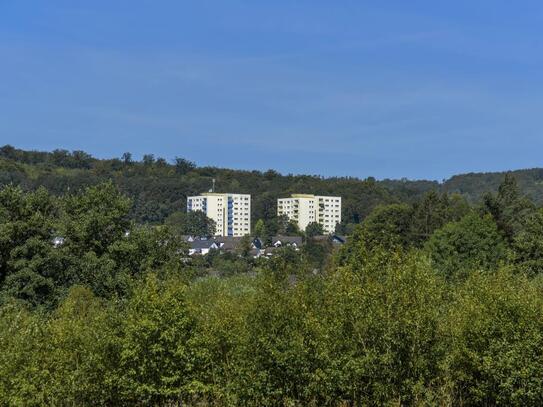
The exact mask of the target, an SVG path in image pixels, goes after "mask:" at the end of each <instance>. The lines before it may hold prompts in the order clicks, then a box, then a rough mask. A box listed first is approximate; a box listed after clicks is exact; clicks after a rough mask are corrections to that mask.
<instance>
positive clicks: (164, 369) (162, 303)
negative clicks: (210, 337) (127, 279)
mask: <svg viewBox="0 0 543 407" xmlns="http://www.w3.org/2000/svg"><path fill="white" fill-rule="evenodd" d="M121 330H122V337H121V339H120V343H119V346H120V361H119V372H120V373H121V375H120V376H119V388H120V394H121V395H122V397H123V399H124V400H125V401H129V402H131V403H138V402H139V403H142V402H143V403H146V404H155V405H156V404H162V405H164V404H166V403H167V402H173V401H175V402H182V401H187V400H190V399H191V398H192V397H193V395H196V394H198V393H199V392H204V391H205V383H202V382H201V381H200V380H198V378H199V372H202V371H205V368H206V366H207V359H206V355H205V353H204V352H205V349H201V348H200V347H199V346H198V338H197V337H196V335H195V333H196V321H195V319H194V318H193V316H191V314H190V310H189V309H188V308H187V302H186V286H185V284H184V283H182V282H181V281H179V280H177V281H176V280H175V279H170V280H168V281H167V283H165V284H163V283H161V282H160V281H159V280H158V279H157V278H156V277H155V276H153V275H149V276H148V277H147V278H146V279H145V280H144V282H143V284H141V286H139V287H138V288H136V290H135V291H134V294H133V296H132V298H131V300H130V302H129V303H128V304H127V306H126V309H125V311H124V314H123V320H122V326H121Z"/></svg>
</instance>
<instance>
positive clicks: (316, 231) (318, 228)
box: [305, 222, 324, 238]
mask: <svg viewBox="0 0 543 407" xmlns="http://www.w3.org/2000/svg"><path fill="white" fill-rule="evenodd" d="M305 235H306V236H307V237H308V238H310V237H315V236H322V235H324V229H323V227H322V225H321V224H320V223H317V222H310V223H309V224H308V225H307V226H306V228H305Z"/></svg>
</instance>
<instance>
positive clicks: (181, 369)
mask: <svg viewBox="0 0 543 407" xmlns="http://www.w3.org/2000/svg"><path fill="white" fill-rule="evenodd" d="M130 207H131V204H130V202H129V200H128V199H127V198H126V197H125V196H124V195H122V194H120V193H119V192H118V191H117V190H116V188H115V187H114V185H113V184H112V183H106V184H101V185H97V186H94V187H90V188H88V189H85V190H83V191H80V192H71V193H69V194H67V195H65V196H61V197H56V196H54V195H50V194H49V193H48V192H47V191H46V190H45V189H39V190H37V191H35V192H24V191H23V190H22V189H20V188H18V187H13V186H10V187H5V188H3V189H2V190H1V191H0V261H1V263H0V271H1V274H0V302H1V305H0V347H1V349H2V352H0V405H21V406H22V405H24V406H31V405H89V404H92V405H164V406H167V405H204V406H205V405H219V406H220V405H224V406H231V405H239V406H285V405H291V406H307V405H309V406H311V405H313V406H346V405H353V406H364V405H445V406H446V405H451V406H452V405H465V406H470V405H489V406H491V405H512V406H515V405H516V406H538V405H541V404H542V403H543V354H542V353H541V349H542V347H543V283H542V281H543V280H542V279H541V275H542V272H543V213H542V211H541V209H539V208H538V207H537V206H536V205H535V204H534V203H533V202H532V201H531V200H530V199H528V198H527V197H526V196H524V195H523V194H522V193H521V191H520V189H519V188H518V186H517V184H516V181H515V179H514V178H513V177H511V176H508V177H506V178H505V180H503V182H502V184H501V185H500V186H499V188H498V192H497V193H495V194H487V195H485V196H484V199H483V200H482V201H481V203H480V204H478V205H474V206H470V205H468V204H467V203H466V201H465V200H464V199H462V198H460V197H458V196H448V195H443V194H437V193H428V194H426V195H425V196H424V198H423V199H420V200H418V201H416V202H414V203H413V204H397V203H393V204H389V205H382V206H379V207H377V208H376V209H375V210H374V211H373V212H372V213H371V214H370V215H369V216H368V217H367V218H366V219H365V220H364V221H363V222H362V224H361V225H359V226H357V227H356V229H355V231H354V233H353V234H352V236H351V238H350V239H349V241H348V243H347V244H346V245H345V246H343V247H342V248H341V249H340V250H339V251H338V252H332V254H331V255H328V256H324V257H321V258H320V260H318V261H316V259H317V257H316V256H314V253H312V252H311V251H312V250H314V249H315V247H313V249H311V250H310V251H309V252H303V251H302V252H296V251H294V250H284V251H283V252H282V253H280V254H279V255H277V256H274V257H273V258H272V259H268V260H265V261H262V262H258V263H251V262H248V261H247V260H244V254H243V253H242V252H240V253H237V254H235V255H232V258H231V259H230V260H231V263H230V265H229V267H230V268H229V272H228V273H226V274H220V275H219V276H215V271H216V269H214V267H209V265H208V264H207V263H208V262H209V263H211V264H212V265H213V264H214V263H215V262H218V263H220V262H221V261H223V262H224V261H225V260H224V257H221V256H217V255H216V254H214V255H211V256H209V257H205V258H202V259H200V260H198V261H195V262H191V261H190V260H189V259H187V257H186V252H185V250H186V248H185V247H184V246H183V243H182V242H180V241H179V240H178V239H177V235H176V234H175V233H174V232H171V231H170V230H169V229H168V228H167V227H164V226H162V227H147V226H138V225H136V224H135V223H133V222H131V221H130V217H129V210H130ZM56 237H62V239H56ZM307 246H309V247H311V246H312V245H311V244H309V245H307ZM312 254H313V256H312ZM221 259H222V260H221ZM236 262H237V263H236ZM316 266H320V267H316Z"/></svg>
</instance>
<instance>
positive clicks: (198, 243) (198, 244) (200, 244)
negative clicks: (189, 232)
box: [189, 239, 218, 249]
mask: <svg viewBox="0 0 543 407" xmlns="http://www.w3.org/2000/svg"><path fill="white" fill-rule="evenodd" d="M189 244H190V248H191V249H210V248H212V247H218V245H217V243H216V242H215V241H214V240H199V239H198V240H194V241H192V242H189ZM214 245H215V246H214Z"/></svg>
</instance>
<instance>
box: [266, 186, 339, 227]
mask: <svg viewBox="0 0 543 407" xmlns="http://www.w3.org/2000/svg"><path fill="white" fill-rule="evenodd" d="M277 214H278V215H286V216H287V217H288V218H289V219H290V220H292V221H294V222H296V223H297V224H298V227H299V228H300V230H305V228H306V227H307V225H308V224H310V223H311V222H317V223H320V224H321V225H322V228H323V229H324V232H325V233H334V231H335V229H336V225H337V224H338V223H341V197H340V196H319V195H309V194H292V195H291V196H290V198H281V199H278V200H277Z"/></svg>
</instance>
